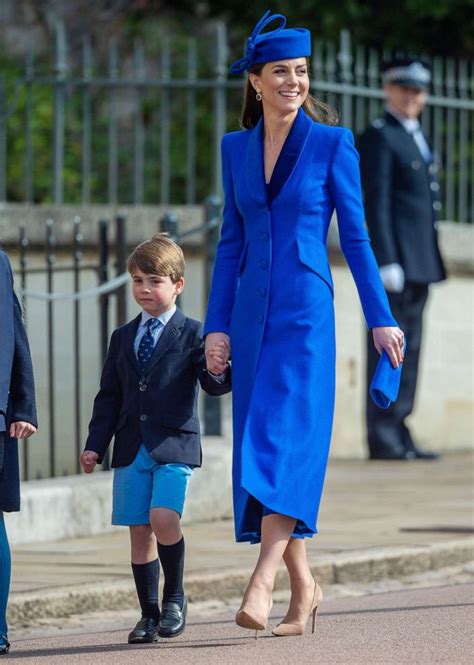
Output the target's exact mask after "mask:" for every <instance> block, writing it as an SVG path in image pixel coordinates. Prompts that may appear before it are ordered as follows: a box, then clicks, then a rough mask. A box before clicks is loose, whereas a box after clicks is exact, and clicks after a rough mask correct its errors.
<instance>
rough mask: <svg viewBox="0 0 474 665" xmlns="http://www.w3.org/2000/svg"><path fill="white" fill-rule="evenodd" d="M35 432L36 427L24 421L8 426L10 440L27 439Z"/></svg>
mask: <svg viewBox="0 0 474 665" xmlns="http://www.w3.org/2000/svg"><path fill="white" fill-rule="evenodd" d="M35 432H36V427H35V426H34V425H32V424H31V423H27V422H25V421H24V420H18V421H17V422H15V423H12V424H11V425H10V436H11V438H12V439H27V438H28V437H30V436H31V435H32V434H34V433H35Z"/></svg>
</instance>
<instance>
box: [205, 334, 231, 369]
mask: <svg viewBox="0 0 474 665" xmlns="http://www.w3.org/2000/svg"><path fill="white" fill-rule="evenodd" d="M207 356H208V358H209V360H208V370H209V371H210V372H211V373H212V374H224V372H225V371H226V369H227V367H228V366H229V358H230V348H229V345H228V344H227V343H226V342H224V341H222V342H217V343H216V344H213V346H211V347H210V349H209V350H208V354H207ZM209 364H212V368H211V367H209Z"/></svg>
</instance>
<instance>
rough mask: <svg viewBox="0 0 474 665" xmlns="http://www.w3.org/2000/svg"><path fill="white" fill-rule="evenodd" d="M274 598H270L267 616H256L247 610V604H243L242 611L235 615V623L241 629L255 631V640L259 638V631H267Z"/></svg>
mask: <svg viewBox="0 0 474 665" xmlns="http://www.w3.org/2000/svg"><path fill="white" fill-rule="evenodd" d="M272 606H273V598H272V596H270V601H269V603H268V611H267V614H266V616H260V617H259V616H256V615H254V614H252V612H250V611H249V610H247V609H246V603H245V602H242V605H241V606H240V609H239V610H238V611H237V614H236V615H235V623H236V624H237V625H238V626H240V627H241V628H249V629H250V630H254V631H255V639H257V638H258V631H259V630H265V628H266V627H267V623H268V617H269V615H270V612H271V611H272Z"/></svg>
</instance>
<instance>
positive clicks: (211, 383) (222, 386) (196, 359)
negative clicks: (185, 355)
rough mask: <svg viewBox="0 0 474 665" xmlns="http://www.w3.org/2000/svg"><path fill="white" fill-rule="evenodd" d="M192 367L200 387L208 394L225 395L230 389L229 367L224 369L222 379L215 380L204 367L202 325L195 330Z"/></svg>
mask: <svg viewBox="0 0 474 665" xmlns="http://www.w3.org/2000/svg"><path fill="white" fill-rule="evenodd" d="M193 367H194V371H195V373H196V376H197V377H198V380H199V383H200V384H201V388H202V389H203V390H205V391H206V392H207V393H208V394H209V395H214V396H219V395H225V394H226V393H228V392H230V391H231V379H230V373H231V370H230V367H229V369H228V370H227V371H226V374H225V377H224V380H223V381H216V380H215V379H214V378H213V377H212V376H211V375H210V374H209V372H208V371H207V369H206V358H205V354H204V340H203V337H202V327H199V328H198V329H197V331H196V335H195V337H194V342H193Z"/></svg>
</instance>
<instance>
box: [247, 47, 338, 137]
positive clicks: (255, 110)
mask: <svg viewBox="0 0 474 665" xmlns="http://www.w3.org/2000/svg"><path fill="white" fill-rule="evenodd" d="M306 62H307V64H308V69H309V59H308V58H306ZM264 66H265V63H260V64H258V65H253V67H251V68H250V69H249V74H256V75H257V76H260V74H261V73H262V69H263V68H264ZM302 109H303V111H304V112H305V113H306V114H307V115H309V117H310V118H312V119H313V120H315V121H316V122H320V123H322V124H323V125H337V124H338V123H339V116H338V113H337V111H336V110H335V109H333V108H332V106H329V104H325V103H324V102H321V101H320V100H319V99H316V98H315V97H313V96H312V95H310V94H308V96H307V97H306V99H305V100H304V103H303V104H302ZM262 114H263V108H262V102H259V101H257V99H256V97H255V90H254V87H253V85H252V84H251V83H250V79H249V78H247V82H246V84H245V90H244V103H243V106H242V113H241V116H240V124H241V126H242V127H243V128H244V129H251V128H252V127H255V125H256V124H257V122H258V121H259V120H260V118H261V116H262Z"/></svg>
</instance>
